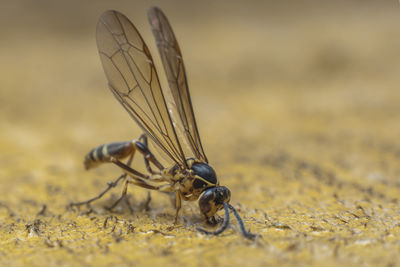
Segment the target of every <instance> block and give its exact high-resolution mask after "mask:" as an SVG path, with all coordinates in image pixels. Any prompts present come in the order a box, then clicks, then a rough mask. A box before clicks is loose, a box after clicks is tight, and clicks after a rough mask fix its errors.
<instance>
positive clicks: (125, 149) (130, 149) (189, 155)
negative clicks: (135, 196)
mask: <svg viewBox="0 0 400 267" xmlns="http://www.w3.org/2000/svg"><path fill="white" fill-rule="evenodd" d="M148 18H149V21H150V25H151V28H152V31H153V35H154V37H155V39H156V43H157V47H158V51H159V53H160V56H161V60H162V63H163V66H164V70H165V74H166V76H167V80H168V85H169V88H168V89H167V90H165V91H163V90H162V89H161V86H160V82H159V79H158V74H157V71H156V69H155V66H154V62H153V58H152V56H151V54H150V51H149V49H148V47H147V45H146V44H145V42H144V40H143V38H142V37H141V35H140V34H139V32H138V30H137V29H136V27H135V26H134V25H133V24H132V22H131V21H129V19H128V18H127V17H125V16H124V15H123V14H121V13H119V12H118V11H113V10H109V11H106V12H104V13H103V14H102V15H101V17H100V19H99V22H98V24H97V30H96V39H97V47H98V50H99V54H100V59H101V62H102V65H103V69H104V72H105V75H106V77H107V80H108V87H109V88H110V90H111V92H112V93H113V94H114V96H115V98H117V100H118V101H119V102H120V103H121V105H122V106H123V107H124V108H125V110H126V111H127V112H128V113H129V115H130V116H131V117H132V119H133V120H134V121H136V123H137V124H138V125H139V127H140V128H141V129H142V130H143V132H144V133H143V134H142V135H141V136H140V137H139V138H138V139H136V140H132V141H125V142H115V143H110V144H105V145H101V146H98V147H96V148H94V149H92V150H91V151H90V152H89V153H88V154H87V155H86V157H85V161H84V165H85V168H86V169H91V168H93V167H95V166H97V165H100V164H102V163H113V164H115V165H117V166H118V167H120V168H121V169H122V170H123V174H122V175H121V176H120V177H118V179H117V180H115V181H114V182H111V183H109V184H108V188H107V189H106V190H104V191H103V192H102V193H101V194H99V195H98V196H97V197H94V198H92V199H89V200H87V201H84V202H79V203H72V204H71V205H73V206H80V205H84V204H89V203H90V202H92V201H94V200H97V199H99V198H101V197H102V196H103V195H104V194H105V193H106V192H107V191H108V190H110V189H111V188H113V187H115V186H116V185H117V184H118V183H119V182H120V181H121V180H123V181H124V186H123V191H122V194H121V197H120V198H119V199H118V200H117V201H116V202H115V203H114V204H113V205H112V206H111V208H114V207H115V206H116V205H117V204H118V203H119V202H120V201H121V200H122V199H124V198H125V196H126V194H127V189H128V185H129V184H134V185H137V186H140V187H144V188H147V189H151V190H158V191H161V192H169V193H174V194H175V198H176V212H175V221H174V223H177V220H178V214H179V210H180V208H181V202H182V200H185V201H194V200H197V199H198V200H199V201H198V203H199V208H200V212H201V214H202V216H203V218H204V219H205V220H206V221H207V222H209V223H216V220H215V217H214V215H215V214H216V213H217V211H219V210H221V209H224V210H225V218H224V221H223V223H222V225H221V227H220V228H219V229H218V230H216V231H213V232H210V231H207V230H205V229H201V228H198V230H199V231H201V232H202V233H205V234H213V235H218V234H220V233H222V232H223V231H224V230H225V229H226V228H227V227H228V225H229V210H232V212H233V214H234V216H235V217H236V219H237V221H238V224H239V229H240V231H241V233H242V234H243V236H244V237H246V238H249V239H253V238H254V237H255V235H254V234H252V233H250V232H248V231H247V230H246V229H245V227H244V224H243V220H242V219H241V218H240V216H239V214H238V213H237V212H236V210H235V209H234V207H233V206H231V205H230V204H229V201H230V198H231V192H230V191H229V189H228V188H227V187H225V186H221V185H220V184H219V181H218V179H217V175H216V173H215V171H214V169H213V168H212V167H211V166H210V165H209V164H208V160H207V157H206V155H205V153H204V150H203V146H202V144H201V141H200V136H199V132H198V129H197V124H196V120H195V116H194V112H193V107H192V102H191V100H190V94H189V89H188V83H187V79H186V72H185V67H184V64H183V60H182V54H181V50H180V48H179V45H178V42H177V40H176V38H175V35H174V33H173V31H172V28H171V26H170V24H169V22H168V20H167V18H166V16H165V15H164V13H163V12H162V11H161V10H160V9H159V8H157V7H153V8H151V9H150V10H149V12H148ZM148 139H150V141H152V142H153V143H154V144H155V147H156V148H159V149H158V150H159V153H160V154H161V156H162V157H163V158H166V159H168V160H169V161H170V162H171V166H170V167H164V165H163V164H161V162H160V161H159V160H158V159H157V157H156V156H155V155H154V154H153V153H152V152H151V151H150V149H149V146H148ZM136 152H138V153H140V154H141V155H142V156H143V157H144V162H145V166H146V170H147V172H148V173H147V174H145V173H141V172H139V171H137V170H135V169H133V168H132V167H131V163H132V159H133V157H134V155H135V153H136ZM124 160H126V162H124Z"/></svg>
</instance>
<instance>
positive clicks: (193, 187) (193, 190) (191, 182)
mask: <svg viewBox="0 0 400 267" xmlns="http://www.w3.org/2000/svg"><path fill="white" fill-rule="evenodd" d="M187 166H188V169H185V170H179V171H177V172H176V173H175V175H174V180H175V181H176V182H177V183H178V184H179V191H180V192H181V194H182V197H183V198H184V199H185V200H196V199H198V198H199V196H200V195H201V193H203V191H204V190H206V189H207V188H211V187H215V186H218V179H217V175H216V174H215V171H214V169H213V168H212V167H211V166H210V165H208V164H207V163H205V162H201V161H199V160H194V159H188V160H187Z"/></svg>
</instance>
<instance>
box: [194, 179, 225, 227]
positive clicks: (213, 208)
mask: <svg viewBox="0 0 400 267" xmlns="http://www.w3.org/2000/svg"><path fill="white" fill-rule="evenodd" d="M230 200H231V191H230V190H229V189H228V188H227V187H225V186H216V187H212V188H207V189H206V190H205V191H204V193H203V195H202V196H201V197H200V199H199V207H200V211H201V214H202V215H203V216H204V218H205V219H206V220H207V221H209V220H210V219H211V218H213V216H214V215H215V213H216V212H217V211H219V210H221V209H222V208H223V207H224V203H229V201H230Z"/></svg>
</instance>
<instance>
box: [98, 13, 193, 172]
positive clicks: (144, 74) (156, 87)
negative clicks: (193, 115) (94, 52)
mask: <svg viewBox="0 0 400 267" xmlns="http://www.w3.org/2000/svg"><path fill="white" fill-rule="evenodd" d="M96 38H97V47H98V49H99V54H100V58H101V62H102V64H103V68H104V72H105V74H106V77H107V79H108V82H109V83H108V84H109V87H110V89H111V91H112V93H113V94H114V96H115V97H116V98H117V99H118V101H119V102H120V103H121V104H122V106H123V107H124V108H125V109H126V111H127V112H128V113H129V115H130V116H131V117H132V118H133V119H134V120H135V121H136V122H137V124H138V125H139V126H140V127H141V128H142V129H143V131H144V132H145V133H146V134H147V135H148V136H149V137H150V138H151V139H152V140H153V141H154V143H155V144H156V145H157V146H158V147H159V148H161V150H162V151H163V152H164V153H165V155H164V157H165V156H167V157H168V158H170V159H172V160H173V161H174V162H175V163H178V164H180V166H185V167H186V159H185V155H184V153H183V151H182V147H181V144H180V143H179V140H178V137H177V134H176V132H175V129H174V126H173V124H172V121H171V117H170V115H169V112H168V109H167V106H166V103H165V99H164V95H163V92H162V90H161V87H160V82H159V80H158V76H157V72H156V70H155V67H154V63H153V59H152V57H151V54H150V52H149V49H148V48H147V46H146V44H145V42H144V41H143V38H142V37H141V36H140V34H139V32H138V31H137V29H136V28H135V26H134V25H133V24H132V22H130V21H129V20H128V18H126V17H125V16H124V15H123V14H121V13H119V12H117V11H112V10H110V11H106V12H104V13H103V14H102V15H101V17H100V19H99V22H98V24H97V31H96Z"/></svg>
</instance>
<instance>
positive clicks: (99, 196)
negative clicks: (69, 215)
mask: <svg viewBox="0 0 400 267" xmlns="http://www.w3.org/2000/svg"><path fill="white" fill-rule="evenodd" d="M125 178H126V173H124V174H122V175H120V176H119V177H118V178H117V180H115V181H114V182H108V183H107V185H108V187H107V188H106V189H105V190H104V191H103V192H101V193H100V194H99V195H98V196H97V197H94V198H91V199H89V200H86V201H82V202H75V203H71V204H70V206H71V207H73V206H77V207H79V206H82V205H89V204H90V203H91V202H93V201H95V200H98V199H100V198H101V197H102V196H104V195H105V193H107V192H108V191H109V190H110V189H111V188H114V187H116V186H117V184H118V182H119V181H120V180H123V179H125Z"/></svg>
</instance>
